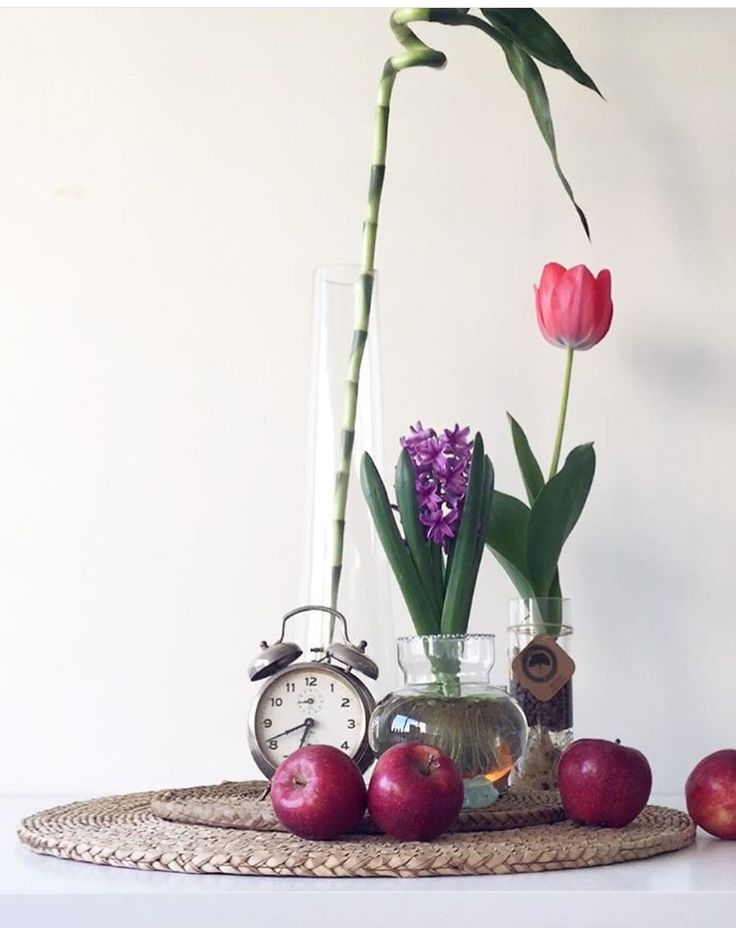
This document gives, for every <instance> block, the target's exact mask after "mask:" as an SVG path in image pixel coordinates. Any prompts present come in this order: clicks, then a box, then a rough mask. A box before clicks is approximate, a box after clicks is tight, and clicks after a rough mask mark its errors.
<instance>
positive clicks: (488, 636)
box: [396, 632, 496, 644]
mask: <svg viewBox="0 0 736 928" xmlns="http://www.w3.org/2000/svg"><path fill="white" fill-rule="evenodd" d="M469 638H473V639H476V640H480V641H494V640H495V638H496V636H495V634H493V633H492V632H469V633H467V634H464V633H463V632H453V633H450V634H443V633H442V632H438V633H437V634H436V635H399V637H398V638H397V639H396V643H397V644H399V643H401V642H404V641H421V640H425V641H466V640H467V639H469Z"/></svg>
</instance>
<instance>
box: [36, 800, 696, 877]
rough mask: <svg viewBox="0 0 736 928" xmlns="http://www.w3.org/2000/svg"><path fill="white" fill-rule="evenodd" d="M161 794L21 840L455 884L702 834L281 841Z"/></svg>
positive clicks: (180, 859) (130, 863)
mask: <svg viewBox="0 0 736 928" xmlns="http://www.w3.org/2000/svg"><path fill="white" fill-rule="evenodd" d="M155 795H156V793H136V794H133V795H129V796H109V797H106V798H104V799H92V800H90V801H89V802H77V803H73V804H72V805H68V806H60V807H59V808H56V809H49V810H47V811H45V812H38V813H37V814H36V815H32V816H30V817H29V818H27V819H25V820H24V821H23V823H22V824H21V827H20V829H19V831H18V835H19V837H20V840H21V841H22V842H23V844H25V845H27V846H28V847H29V848H31V849H32V850H34V851H37V852H38V853H41V854H51V855H52V856H54V857H64V858H68V859H70V860H81V861H87V862H89V863H99V864H110V865H112V866H114V867H133V868H138V869H140V870H164V871H170V872H176V873H228V874H243V875H253V876H255V875H264V876H449V875H453V876H457V875H470V874H491V873H525V872H536V871H539V870H562V869H569V868H575V867H594V866H598V865H600V864H612V863H619V862H622V861H627V860H637V859H640V858H644V857H653V856H654V855H656V854H663V853H665V852H667V851H675V850H678V849H679V848H683V847H687V846H688V845H689V844H692V842H693V841H694V840H695V826H694V825H693V824H692V822H691V821H690V819H689V818H688V817H687V816H686V815H684V814H683V813H682V812H675V811H674V810H673V809H663V808H659V807H657V806H650V807H649V808H647V809H645V811H644V812H642V814H641V815H640V816H639V818H638V819H637V820H636V821H635V822H634V823H633V824H631V825H629V826H628V828H622V829H617V830H613V829H605V828H583V827H581V826H579V825H573V824H572V822H568V821H565V822H559V823H557V824H555V825H539V826H536V827H532V828H519V829H514V830H511V831H489V832H472V833H465V834H453V835H446V836H445V837H443V838H440V839H439V840H438V841H431V842H426V843H415V842H407V843H405V844H400V843H398V842H396V841H393V840H391V839H389V838H386V837H383V836H378V835H375V836H374V835H362V836H353V837H349V838H345V839H342V840H337V841H304V840H302V839H300V838H295V837H294V836H293V835H285V834H282V833H280V832H267V831H243V830H237V829H231V828H210V827H208V826H206V825H185V824H181V823H175V822H169V821H166V820H164V819H161V818H159V817H158V816H156V815H154V814H153V812H152V811H151V800H152V798H153V797H154V796H155Z"/></svg>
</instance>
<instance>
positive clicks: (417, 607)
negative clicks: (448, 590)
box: [360, 453, 440, 635]
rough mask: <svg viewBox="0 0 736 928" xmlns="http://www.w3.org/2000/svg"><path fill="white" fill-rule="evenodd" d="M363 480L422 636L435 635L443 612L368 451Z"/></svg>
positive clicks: (368, 499) (378, 525) (402, 589)
mask: <svg viewBox="0 0 736 928" xmlns="http://www.w3.org/2000/svg"><path fill="white" fill-rule="evenodd" d="M360 482H361V486H362V488H363V496H364V497H365V501H366V503H367V504H368V509H369V510H370V513H371V516H372V518H373V524H374V525H375V527H376V533H377V534H378V537H379V539H380V541H381V544H382V546H383V550H384V551H385V552H386V557H387V558H388V561H389V564H390V565H391V569H392V570H393V572H394V576H395V577H396V580H397V582H398V584H399V587H400V589H401V593H402V595H403V597H404V601H405V602H406V606H407V608H408V610H409V612H410V613H411V617H412V621H413V622H414V627H415V628H416V630H417V633H418V634H420V635H435V634H437V633H438V632H439V630H440V615H439V611H438V609H437V608H436V606H435V604H434V602H433V600H432V599H431V598H430V597H429V595H428V593H427V591H426V590H425V588H424V586H423V584H422V581H421V578H420V576H419V573H418V572H417V569H416V566H415V564H414V561H413V560H412V557H411V554H410V553H409V548H408V547H407V545H406V543H405V541H404V539H403V538H402V537H401V533H400V532H399V528H398V526H397V525H396V519H395V517H394V513H393V510H392V509H391V504H390V503H389V500H388V494H387V493H386V487H385V486H384V484H383V480H381V475H380V474H379V473H378V469H377V468H376V465H375V464H374V462H373V459H372V458H371V456H370V455H369V454H367V453H366V454H364V455H363V459H362V461H361V466H360Z"/></svg>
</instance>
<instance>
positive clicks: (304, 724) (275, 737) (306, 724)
mask: <svg viewBox="0 0 736 928" xmlns="http://www.w3.org/2000/svg"><path fill="white" fill-rule="evenodd" d="M313 725H314V719H304V721H303V722H302V723H301V725H295V726H294V727H293V728H287V729H286V731H282V732H279V734H278V735H269V736H268V739H269V741H278V740H279V738H283V737H284V735H290V734H291V733H292V732H293V731H299V729H300V728H306V730H307V731H309V729H310V728H311V727H312V726H313Z"/></svg>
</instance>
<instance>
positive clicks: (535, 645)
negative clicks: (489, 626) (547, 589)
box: [508, 597, 575, 789]
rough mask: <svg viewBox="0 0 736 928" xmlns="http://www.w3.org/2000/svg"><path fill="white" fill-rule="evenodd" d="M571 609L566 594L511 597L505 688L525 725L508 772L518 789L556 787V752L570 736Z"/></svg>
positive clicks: (571, 713) (571, 739)
mask: <svg viewBox="0 0 736 928" xmlns="http://www.w3.org/2000/svg"><path fill="white" fill-rule="evenodd" d="M571 611H572V609H571V603H570V600H569V599H564V598H552V597H550V598H538V599H514V600H512V601H511V608H510V625H509V629H508V635H509V637H508V646H509V691H510V692H511V694H512V695H513V696H514V697H515V698H516V700H517V701H518V703H519V705H520V706H521V708H522V709H523V710H524V715H525V716H526V720H527V723H528V725H529V737H528V739H527V744H526V749H525V751H524V754H523V756H522V758H521V759H520V760H519V761H518V763H517V764H516V766H515V768H514V771H513V773H512V775H511V782H512V784H513V785H514V787H516V788H519V789H555V788H556V787H557V767H558V764H559V760H560V755H561V754H562V752H563V751H564V750H565V748H566V747H568V746H569V745H570V744H572V741H573V701H572V682H573V681H572V674H573V672H574V669H575V665H574V663H573V662H572V659H571V656H570V654H571V650H572V636H573V628H572V624H571Z"/></svg>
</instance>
